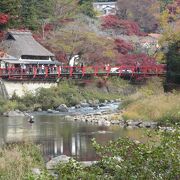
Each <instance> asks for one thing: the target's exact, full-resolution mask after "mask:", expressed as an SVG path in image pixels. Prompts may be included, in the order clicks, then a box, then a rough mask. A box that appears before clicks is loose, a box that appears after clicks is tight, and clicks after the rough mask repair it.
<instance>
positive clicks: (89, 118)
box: [65, 111, 158, 128]
mask: <svg viewBox="0 0 180 180" xmlns="http://www.w3.org/2000/svg"><path fill="white" fill-rule="evenodd" d="M65 118H66V119H68V120H73V121H82V122H87V123H92V124H97V125H100V126H102V125H104V126H110V125H118V126H121V127H128V128H157V127H158V123H157V122H153V121H140V120H139V121H134V120H127V121H126V120H124V119H123V118H122V111H121V112H118V113H108V112H97V113H94V114H85V115H77V116H66V117H65Z"/></svg>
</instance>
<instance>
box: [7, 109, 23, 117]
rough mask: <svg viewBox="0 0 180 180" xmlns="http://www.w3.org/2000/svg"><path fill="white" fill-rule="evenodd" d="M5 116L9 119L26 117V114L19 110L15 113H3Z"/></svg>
mask: <svg viewBox="0 0 180 180" xmlns="http://www.w3.org/2000/svg"><path fill="white" fill-rule="evenodd" d="M3 115H4V116H7V117H18V116H21V117H23V116H25V114H24V113H23V112H21V111H19V110H15V111H9V112H5V113H3Z"/></svg>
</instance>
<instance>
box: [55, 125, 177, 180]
mask: <svg viewBox="0 0 180 180" xmlns="http://www.w3.org/2000/svg"><path fill="white" fill-rule="evenodd" d="M179 133H180V130H179V129H176V130H175V131H174V132H159V133H157V134H156V133H155V134H154V133H153V134H151V133H148V136H149V139H151V138H150V137H152V136H154V135H156V136H158V137H159V142H156V143H154V142H153V141H150V142H147V143H145V144H143V143H137V142H135V141H132V140H129V139H126V138H120V139H118V140H116V141H110V142H109V143H108V144H107V145H105V146H104V145H103V146H102V145H99V144H97V143H96V141H95V140H94V139H93V140H92V142H93V146H94V148H95V149H96V152H97V154H98V155H99V159H100V160H99V161H98V163H96V164H94V165H92V166H90V167H83V166H82V165H80V163H78V162H76V161H75V160H70V161H69V163H66V164H62V163H61V164H59V165H58V166H57V168H56V172H57V173H58V174H59V177H60V179H97V180H98V179H105V180H109V179H111V180H115V179H120V180H121V179H122V180H123V179H127V180H128V179H140V180H141V179H142V180H143V179H147V180H150V179H155V180H156V179H157V180H159V179H163V180H168V179H179V178H180V171H179V161H180V153H179V152H180V146H179V144H178V143H177V142H178V141H179Z"/></svg>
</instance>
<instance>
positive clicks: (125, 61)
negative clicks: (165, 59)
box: [117, 54, 156, 66]
mask: <svg viewBox="0 0 180 180" xmlns="http://www.w3.org/2000/svg"><path fill="white" fill-rule="evenodd" d="M117 64H118V65H132V66H135V65H137V64H139V65H140V66H151V65H155V64H156V60H155V58H152V57H150V56H148V55H147V54H126V55H119V56H118V60H117Z"/></svg>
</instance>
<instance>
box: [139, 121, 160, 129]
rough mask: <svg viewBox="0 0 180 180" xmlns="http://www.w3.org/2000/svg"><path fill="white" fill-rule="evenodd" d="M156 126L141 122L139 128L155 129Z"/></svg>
mask: <svg viewBox="0 0 180 180" xmlns="http://www.w3.org/2000/svg"><path fill="white" fill-rule="evenodd" d="M157 125H158V123H157V122H142V124H140V127H145V128H156V127H157Z"/></svg>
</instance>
